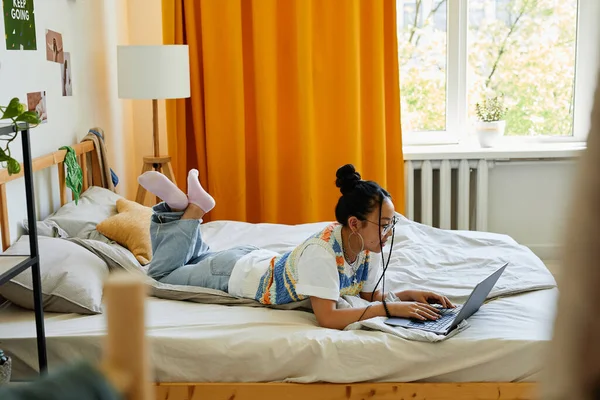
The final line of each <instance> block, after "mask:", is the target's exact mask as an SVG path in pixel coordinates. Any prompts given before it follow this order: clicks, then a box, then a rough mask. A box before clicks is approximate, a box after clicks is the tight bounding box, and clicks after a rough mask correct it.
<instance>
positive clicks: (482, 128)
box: [475, 95, 508, 147]
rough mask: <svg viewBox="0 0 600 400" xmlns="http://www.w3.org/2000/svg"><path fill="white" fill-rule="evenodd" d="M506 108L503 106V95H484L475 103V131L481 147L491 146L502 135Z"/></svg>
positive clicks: (504, 126) (504, 127)
mask: <svg viewBox="0 0 600 400" xmlns="http://www.w3.org/2000/svg"><path fill="white" fill-rule="evenodd" d="M507 111H508V108H506V107H505V106H504V97H503V96H502V95H500V96H493V97H486V98H484V99H483V101H481V102H478V103H477V104H475V113H476V115H477V123H476V124H475V132H476V133H477V138H478V139H479V144H480V145H481V147H493V146H494V144H495V143H496V141H497V140H498V138H499V137H501V136H503V135H504V131H505V129H506V121H505V120H504V117H505V116H506V112H507Z"/></svg>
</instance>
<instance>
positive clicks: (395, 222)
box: [365, 215, 398, 236]
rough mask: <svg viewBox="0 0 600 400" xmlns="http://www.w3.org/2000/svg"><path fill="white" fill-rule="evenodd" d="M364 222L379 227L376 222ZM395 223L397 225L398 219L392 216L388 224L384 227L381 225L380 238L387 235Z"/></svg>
mask: <svg viewBox="0 0 600 400" xmlns="http://www.w3.org/2000/svg"><path fill="white" fill-rule="evenodd" d="M365 221H367V222H370V223H372V224H375V225H377V226H380V225H379V223H378V222H373V221H369V220H368V219H366V220H365ZM397 223H398V218H397V217H396V216H395V215H394V217H393V218H392V220H391V221H390V222H389V223H387V224H385V225H381V236H385V235H387V233H388V232H389V231H390V229H392V228H393V227H395V226H396V224H397Z"/></svg>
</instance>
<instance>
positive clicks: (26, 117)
mask: <svg viewBox="0 0 600 400" xmlns="http://www.w3.org/2000/svg"><path fill="white" fill-rule="evenodd" d="M17 121H21V122H27V123H28V124H31V125H37V124H40V123H41V122H42V120H41V119H40V116H39V115H38V114H37V113H36V112H35V111H25V112H24V113H23V114H21V115H19V116H18V117H17Z"/></svg>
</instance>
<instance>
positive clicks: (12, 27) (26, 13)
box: [2, 0, 37, 50]
mask: <svg viewBox="0 0 600 400" xmlns="http://www.w3.org/2000/svg"><path fill="white" fill-rule="evenodd" d="M2 10H3V11H4V33H5V35H4V36H5V37H6V49H7V50H37V44H36V41H35V14H34V12H33V0H2Z"/></svg>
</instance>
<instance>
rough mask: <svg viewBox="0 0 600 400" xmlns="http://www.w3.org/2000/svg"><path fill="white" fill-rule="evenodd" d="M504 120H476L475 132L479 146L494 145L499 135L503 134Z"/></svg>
mask: <svg viewBox="0 0 600 400" xmlns="http://www.w3.org/2000/svg"><path fill="white" fill-rule="evenodd" d="M505 129H506V121H493V122H483V121H477V123H476V125H475V132H477V139H479V145H480V146H481V147H494V144H495V143H496V141H497V140H498V138H499V137H500V136H503V135H504V130H505Z"/></svg>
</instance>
